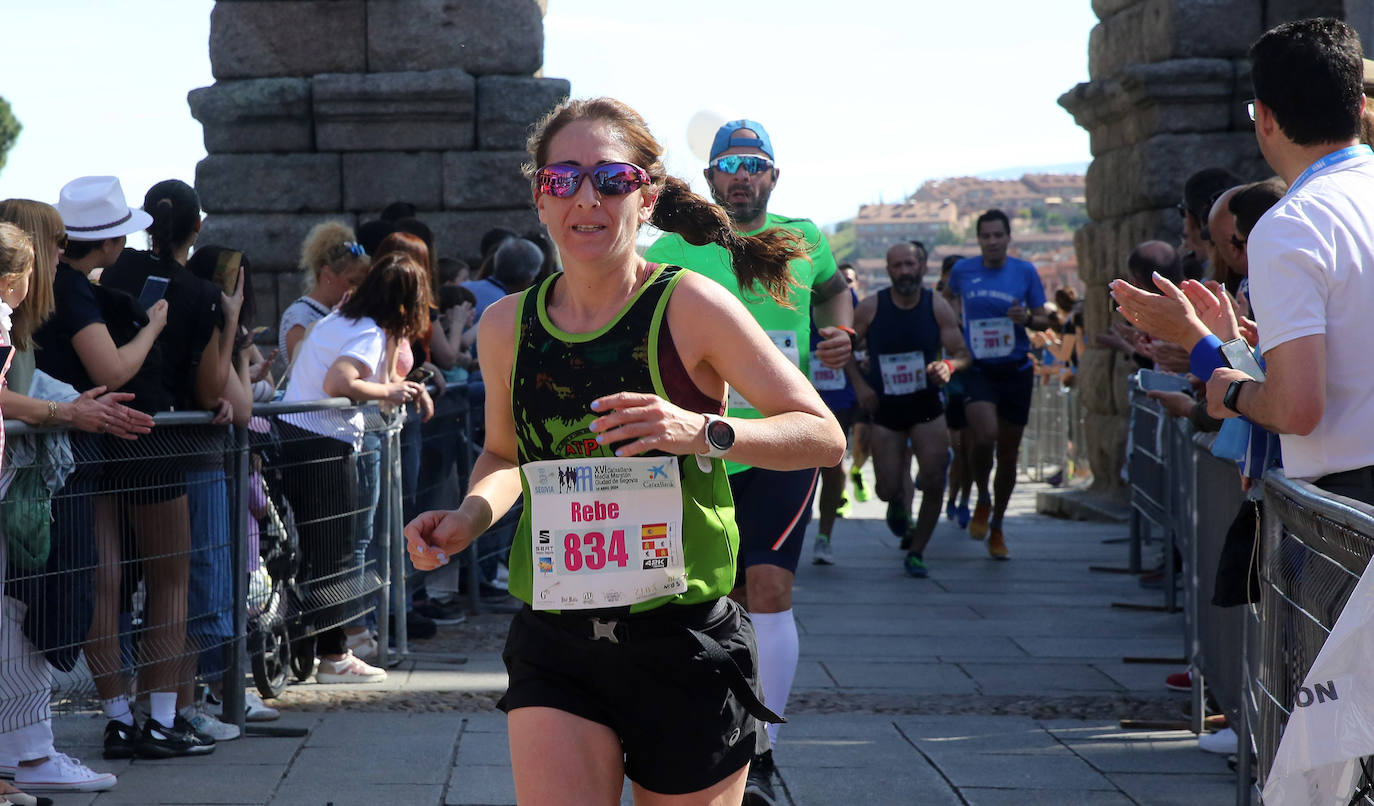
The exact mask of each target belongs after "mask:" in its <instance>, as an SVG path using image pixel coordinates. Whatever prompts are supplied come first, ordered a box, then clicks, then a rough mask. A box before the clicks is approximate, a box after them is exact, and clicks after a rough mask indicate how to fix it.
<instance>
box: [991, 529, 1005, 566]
mask: <svg viewBox="0 0 1374 806" xmlns="http://www.w3.org/2000/svg"><path fill="white" fill-rule="evenodd" d="M988 556H989V557H991V558H992V559H994V560H1005V559H1008V558H1010V557H1011V552H1009V551H1007V539H1006V538H1005V537H1003V536H1002V527H1000V526H996V527H993V529H992V531H991V532H990V533H989V534H988Z"/></svg>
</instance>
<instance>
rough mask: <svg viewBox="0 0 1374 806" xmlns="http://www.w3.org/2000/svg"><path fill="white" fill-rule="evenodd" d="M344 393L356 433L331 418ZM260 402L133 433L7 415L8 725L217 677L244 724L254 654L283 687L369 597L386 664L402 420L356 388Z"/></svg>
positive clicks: (170, 417) (1, 625) (266, 689)
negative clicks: (248, 415) (329, 395)
mask: <svg viewBox="0 0 1374 806" xmlns="http://www.w3.org/2000/svg"><path fill="white" fill-rule="evenodd" d="M343 409H350V410H352V411H360V412H361V414H360V415H358V416H361V417H362V418H363V419H364V422H365V435H364V440H363V444H362V446H361V447H359V446H355V445H354V444H352V443H350V442H343V441H340V440H338V439H335V438H333V437H328V436H319V434H318V432H319V431H322V430H323V431H328V425H329V422H328V421H330V420H331V419H333V418H338V417H342V416H345V413H344V412H343V411H341V410H343ZM254 415H255V416H254V419H253V422H252V424H251V425H250V426H249V427H247V428H225V427H219V426H213V425H211V423H210V415H209V414H206V413H165V414H159V415H158V416H157V417H156V418H155V422H156V426H155V428H154V429H153V432H152V433H151V434H148V435H145V436H143V437H140V438H139V439H138V440H135V441H124V440H119V439H116V438H114V437H110V436H107V435H92V434H85V433H82V432H68V431H63V430H56V429H41V428H31V427H29V426H26V425H24V424H23V423H19V422H13V421H10V422H6V423H5V434H6V441H7V444H6V460H5V464H4V468H3V472H4V476H3V478H4V480H5V481H4V486H5V497H4V504H3V515H4V518H3V520H4V523H5V525H6V526H7V527H9V528H10V529H11V530H13V532H14V535H23V536H24V539H16V540H13V541H5V543H3V544H0V567H4V568H5V570H6V573H5V579H4V585H3V589H2V590H3V594H4V596H3V599H0V601H2V602H3V605H4V608H3V610H4V612H3V620H2V621H0V732H4V731H10V730H15V729H17V728H21V727H26V726H28V725H31V724H36V723H38V722H41V721H43V720H45V719H47V718H48V717H49V715H50V708H52V707H53V706H56V707H57V708H59V709H61V708H89V707H91V706H93V705H94V704H95V703H94V702H93V701H92V699H93V696H99V697H100V698H101V699H111V698H114V697H117V696H128V695H131V694H134V693H135V692H140V691H141V692H147V691H152V690H164V691H171V690H180V691H181V692H182V693H183V694H184V695H189V694H190V690H191V688H192V686H193V683H194V682H195V681H200V682H206V683H209V682H213V681H217V680H222V681H223V684H222V688H223V695H222V696H223V700H224V707H225V713H226V714H227V715H230V716H227V717H226V719H231V718H233V715H237V718H238V722H239V724H240V726H242V721H243V684H244V675H243V674H241V673H240V672H241V670H244V669H245V668H246V667H247V666H249V665H251V666H252V668H253V677H254V682H255V684H256V686H257V687H258V688H259V689H260V690H261V691H262V693H263V694H264V696H272V695H273V694H275V693H278V692H279V691H280V689H281V687H283V686H284V685H285V684H286V682H287V676H288V672H294V674H295V676H296V677H297V678H298V679H302V680H303V679H305V678H306V677H308V676H309V675H310V674H311V673H312V671H313V665H314V664H313V661H314V657H315V648H314V639H315V637H316V636H319V635H320V634H321V633H324V632H326V631H329V630H333V629H335V628H339V627H342V626H343V625H347V624H361V621H360V619H362V618H363V617H365V616H366V614H367V613H368V612H370V611H372V610H374V609H375V610H376V611H377V627H378V631H379V633H380V635H379V644H380V651H381V653H382V654H381V662H382V663H383V664H385V663H386V662H387V652H388V650H387V644H388V635H387V627H388V625H387V621H388V618H387V616H388V613H389V611H390V610H391V602H390V600H389V596H388V594H390V593H391V592H392V588H398V589H399V588H403V586H401V585H393V584H392V579H393V571H400V570H401V569H403V568H404V565H403V564H401V563H398V562H397V557H398V554H399V555H403V552H404V547H403V541H401V540H399V539H397V538H398V537H399V534H400V528H399V526H400V523H401V504H400V502H401V485H400V474H399V472H398V470H399V459H400V450H399V446H398V436H399V432H400V426H401V420H400V418H398V417H396V416H393V415H389V414H383V413H382V412H381V411H379V410H378V408H377V407H376V406H375V405H373V406H369V407H363V408H361V409H357V408H356V407H355V406H354V404H353V403H351V402H350V401H347V400H342V399H338V400H328V401H316V402H312V403H308V404H279V403H277V404H263V405H259V406H257V407H255V409H254ZM321 424H322V425H324V426H325V428H318V427H316V428H312V425H321ZM302 426H305V427H304V428H302ZM50 489H56V490H57V492H56V493H54V494H49V492H48V491H49V490H50ZM374 513H375V518H374ZM374 525H375V527H376V528H374ZM45 527H46V528H45ZM45 533H46V534H47V536H48V538H49V539H48V540H43V539H42V537H43V535H44V534H45ZM8 543H13V544H14V545H13V547H10V546H7V545H5V544H8ZM369 545H371V546H374V547H375V551H370V550H369ZM398 646H399V647H400V648H401V651H402V652H404V651H405V647H404V643H403V641H402V642H401V643H398ZM250 657H251V659H252V662H251V664H248V663H245V661H246V660H248V659H249V658H250ZM54 672H56V676H57V679H56V681H54V679H53V673H54ZM180 704H181V705H184V704H186V703H185V698H184V697H183V700H182V702H181V703H180Z"/></svg>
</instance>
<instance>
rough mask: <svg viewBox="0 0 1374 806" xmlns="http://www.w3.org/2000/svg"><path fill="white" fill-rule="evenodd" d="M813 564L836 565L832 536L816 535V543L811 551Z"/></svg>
mask: <svg viewBox="0 0 1374 806" xmlns="http://www.w3.org/2000/svg"><path fill="white" fill-rule="evenodd" d="M811 564H812V565H834V564H835V555H834V553H833V552H831V550H830V538H829V537H822V536H821V535H816V543H815V546H814V548H813V549H812V552H811Z"/></svg>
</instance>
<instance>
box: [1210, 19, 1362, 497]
mask: <svg viewBox="0 0 1374 806" xmlns="http://www.w3.org/2000/svg"><path fill="white" fill-rule="evenodd" d="M1250 58H1251V60H1252V62H1253V65H1254V67H1253V72H1252V79H1253V81H1254V86H1255V100H1254V102H1253V104H1254V106H1253V113H1252V114H1253V116H1254V120H1255V137H1256V139H1257V140H1258V141H1259V146H1260V150H1261V151H1262V152H1263V154H1264V158H1265V160H1266V161H1267V162H1268V163H1269V166H1270V167H1271V168H1273V169H1274V171H1275V173H1277V174H1278V175H1279V176H1280V177H1282V178H1283V180H1284V181H1285V182H1287V183H1288V185H1289V190H1288V193H1287V195H1285V196H1284V197H1283V199H1282V200H1280V201H1279V203H1278V204H1276V205H1275V206H1274V207H1273V208H1272V209H1270V210H1269V212H1268V213H1266V214H1265V215H1264V217H1263V218H1261V219H1260V220H1259V223H1258V224H1257V225H1256V226H1255V228H1254V230H1253V231H1252V232H1251V233H1250V239H1249V255H1250V297H1251V302H1252V306H1253V308H1254V311H1255V320H1256V321H1257V322H1258V323H1259V334H1260V344H1259V346H1260V349H1261V351H1262V352H1263V353H1264V359H1265V365H1266V372H1265V374H1266V377H1265V379H1264V380H1263V381H1257V380H1251V379H1250V378H1249V376H1248V375H1246V374H1245V373H1243V372H1240V371H1237V370H1235V369H1230V368H1227V367H1222V368H1221V369H1218V370H1216V371H1215V372H1214V373H1213V374H1212V376H1211V379H1210V380H1209V381H1208V382H1207V408H1208V413H1209V414H1211V415H1212V416H1214V417H1234V416H1236V415H1238V414H1240V415H1244V416H1245V417H1247V418H1249V419H1250V420H1251V421H1252V422H1255V423H1258V424H1260V425H1262V426H1264V427H1266V428H1269V429H1270V430H1272V431H1276V432H1278V433H1279V434H1281V435H1282V437H1281V440H1282V444H1283V466H1284V471H1285V472H1286V473H1287V474H1288V476H1289V477H1292V478H1299V479H1303V480H1306V481H1311V482H1313V483H1315V484H1316V485H1317V486H1318V487H1321V488H1323V489H1325V490H1327V491H1329V492H1333V493H1336V494H1339V495H1344V496H1348V497H1350V498H1356V499H1359V500H1361V501H1365V502H1368V503H1374V428H1371V427H1370V424H1371V423H1374V364H1371V361H1370V350H1369V345H1370V333H1371V331H1370V326H1369V317H1370V314H1371V312H1372V311H1374V215H1371V214H1370V213H1371V211H1374V151H1371V150H1370V148H1369V147H1368V146H1364V145H1359V139H1358V137H1359V133H1360V115H1361V113H1362V111H1363V109H1364V103H1365V99H1364V90H1363V85H1362V75H1363V61H1362V56H1361V47H1360V39H1359V36H1358V35H1357V34H1356V33H1355V31H1354V29H1352V28H1351V27H1350V26H1348V25H1346V24H1345V23H1343V22H1340V21H1339V20H1334V19H1307V20H1299V21H1297V22H1291V23H1286V24H1284V25H1280V26H1279V27H1277V28H1274V29H1273V30H1271V31H1269V32H1268V33H1266V34H1265V35H1264V36H1262V37H1260V39H1259V40H1258V41H1257V42H1255V44H1254V45H1253V46H1252V47H1251V48H1250Z"/></svg>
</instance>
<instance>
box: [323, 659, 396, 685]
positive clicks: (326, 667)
mask: <svg viewBox="0 0 1374 806" xmlns="http://www.w3.org/2000/svg"><path fill="white" fill-rule="evenodd" d="M384 680H386V670H385V669H378V668H377V667H376V666H371V665H369V664H367V663H364V662H363V661H361V660H359V659H358V656H357V655H354V654H353V653H352V652H347V653H345V654H344V656H343V657H342V658H340V659H339V660H329V659H328V658H321V659H320V668H319V669H317V670H316V671H315V682H316V683H381V682H382V681H384Z"/></svg>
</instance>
